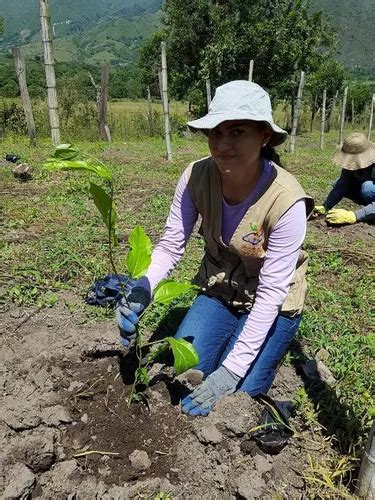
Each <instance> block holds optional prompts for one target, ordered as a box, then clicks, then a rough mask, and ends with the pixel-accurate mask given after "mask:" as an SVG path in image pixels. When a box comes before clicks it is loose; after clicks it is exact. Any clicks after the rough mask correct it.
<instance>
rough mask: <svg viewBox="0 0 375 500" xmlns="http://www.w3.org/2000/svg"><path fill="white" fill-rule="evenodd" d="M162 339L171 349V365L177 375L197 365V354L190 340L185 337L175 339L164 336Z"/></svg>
mask: <svg viewBox="0 0 375 500" xmlns="http://www.w3.org/2000/svg"><path fill="white" fill-rule="evenodd" d="M164 340H165V341H166V342H168V344H169V345H170V347H171V349H172V352H173V357H174V363H173V366H174V368H175V370H176V373H177V375H179V374H180V373H183V372H185V371H186V370H188V369H189V368H193V367H194V366H197V364H198V363H199V356H198V353H197V351H196V350H195V348H194V347H193V345H192V344H190V342H188V341H187V340H185V339H175V338H174V337H166V338H165V339H164Z"/></svg>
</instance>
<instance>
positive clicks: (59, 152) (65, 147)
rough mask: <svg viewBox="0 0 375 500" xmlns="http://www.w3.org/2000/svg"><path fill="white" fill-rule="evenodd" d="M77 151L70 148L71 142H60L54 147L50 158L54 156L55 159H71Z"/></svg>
mask: <svg viewBox="0 0 375 500" xmlns="http://www.w3.org/2000/svg"><path fill="white" fill-rule="evenodd" d="M78 152H79V151H78V150H77V149H74V148H72V145H71V144H60V145H59V146H57V147H56V150H55V152H54V153H53V155H52V158H56V159H57V160H71V159H72V158H75V157H76V156H77V155H78Z"/></svg>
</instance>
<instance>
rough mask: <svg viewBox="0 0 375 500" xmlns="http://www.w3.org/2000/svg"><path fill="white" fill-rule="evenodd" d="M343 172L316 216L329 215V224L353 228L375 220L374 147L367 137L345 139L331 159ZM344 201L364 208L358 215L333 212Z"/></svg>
mask: <svg viewBox="0 0 375 500" xmlns="http://www.w3.org/2000/svg"><path fill="white" fill-rule="evenodd" d="M332 163H334V164H335V165H337V166H339V167H341V168H342V171H341V175H340V177H339V179H337V180H336V181H335V182H334V184H333V189H332V191H331V192H330V193H329V195H328V196H327V199H326V201H325V202H324V203H323V205H319V206H316V207H315V213H316V214H319V215H326V220H327V221H328V222H329V223H330V224H354V223H355V222H364V221H371V220H374V219H375V184H374V180H375V144H373V143H372V142H370V141H368V140H367V138H366V136H365V135H364V134H361V133H359V132H354V133H353V134H350V135H348V137H347V138H346V139H345V141H344V143H343V145H342V148H341V149H340V151H338V152H337V153H336V154H335V156H334V157H333V159H332ZM343 198H349V199H350V200H352V201H354V202H355V203H358V205H363V206H362V208H359V209H358V210H356V211H354V212H353V211H351V210H344V209H342V208H337V209H333V210H332V208H333V207H334V206H336V205H337V203H339V202H340V201H341V200H342V199H343Z"/></svg>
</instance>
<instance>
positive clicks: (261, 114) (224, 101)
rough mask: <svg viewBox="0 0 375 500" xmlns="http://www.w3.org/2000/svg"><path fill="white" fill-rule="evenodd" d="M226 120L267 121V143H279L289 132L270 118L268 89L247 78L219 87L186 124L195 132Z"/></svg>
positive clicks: (277, 144) (215, 125)
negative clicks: (201, 111) (204, 108)
mask: <svg viewBox="0 0 375 500" xmlns="http://www.w3.org/2000/svg"><path fill="white" fill-rule="evenodd" d="M228 120H253V121H257V122H265V123H268V125H269V126H270V127H271V129H272V131H273V134H272V137H271V140H270V146H279V145H280V144H282V143H283V142H284V141H285V140H286V138H287V136H288V133H287V132H286V131H285V130H283V129H282V128H280V127H278V126H277V125H276V124H275V123H274V121H273V118H272V108H271V100H270V97H269V95H268V93H267V92H266V91H265V90H264V89H262V87H260V86H259V85H257V84H256V83H253V82H248V81H247V80H235V81H233V82H229V83H225V84H224V85H221V86H220V87H218V88H217V89H216V92H215V97H214V98H213V99H212V102H211V104H210V107H209V110H208V113H207V115H205V116H203V117H202V118H199V119H198V120H193V121H190V122H188V123H187V125H188V127H189V128H190V129H191V130H192V131H193V132H196V131H198V130H202V131H204V130H211V129H213V128H215V127H217V126H218V125H220V123H223V122H225V121H228Z"/></svg>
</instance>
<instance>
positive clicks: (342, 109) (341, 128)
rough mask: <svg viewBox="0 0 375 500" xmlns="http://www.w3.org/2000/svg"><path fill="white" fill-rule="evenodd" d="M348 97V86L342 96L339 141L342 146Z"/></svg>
mask: <svg viewBox="0 0 375 500" xmlns="http://www.w3.org/2000/svg"><path fill="white" fill-rule="evenodd" d="M347 98H348V87H345V89H344V95H343V98H342V106H341V113H340V134H339V143H340V146H342V145H343V143H344V125H345V113H346V100H347Z"/></svg>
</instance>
